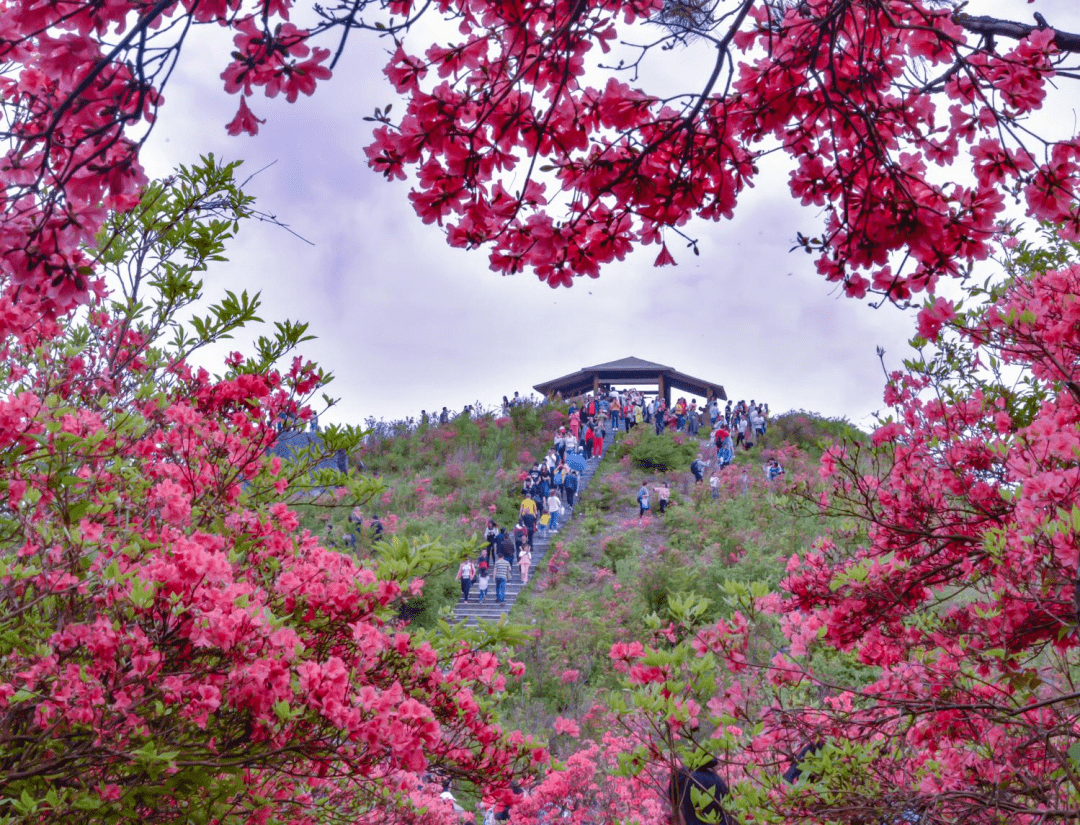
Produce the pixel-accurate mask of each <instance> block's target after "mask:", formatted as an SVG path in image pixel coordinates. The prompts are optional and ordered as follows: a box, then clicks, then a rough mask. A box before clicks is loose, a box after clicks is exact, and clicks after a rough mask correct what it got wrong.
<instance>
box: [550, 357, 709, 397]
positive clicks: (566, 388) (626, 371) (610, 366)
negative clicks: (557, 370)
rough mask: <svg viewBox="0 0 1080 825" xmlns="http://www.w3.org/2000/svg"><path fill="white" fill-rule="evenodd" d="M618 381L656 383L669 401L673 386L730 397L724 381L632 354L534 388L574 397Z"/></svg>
mask: <svg viewBox="0 0 1080 825" xmlns="http://www.w3.org/2000/svg"><path fill="white" fill-rule="evenodd" d="M615 385H617V386H620V387H633V388H635V389H642V388H644V387H651V386H655V387H656V394H657V395H661V396H663V397H664V400H665V401H667V403H668V404H669V405H670V404H671V390H672V389H676V390H682V391H683V392H685V393H688V394H689V395H696V396H698V397H699V398H705V399H710V398H716V399H718V400H720V401H726V400H727V393H726V392H724V387H723V386H722V385H721V384H714V383H712V382H711V381H704V380H702V379H700V378H694V377H693V376H691V375H686V374H685V373H682V372H679V371H678V370H676V369H675V368H674V367H665V366H664V365H663V364H655V363H653V362H652V361H643V360H642V359H640V358H634V357H633V356H630V357H629V358H621V359H619V360H618V361H609V362H608V363H606V364H597V365H596V366H594V367H582V368H581V369H580V370H578V371H577V372H574V373H571V374H570V375H564V376H563V377H562V378H555V379H553V380H551V381H544V382H543V383H540V384H536V385H535V386H534V387H533V389H534V390H536V391H537V392H538V393H540V394H541V395H542V396H544V397H545V398H547V397H549V396H552V395H558V396H560V397H561V398H572V397H574V396H576V395H583V394H585V393H587V392H592V393H597V392H600V391H601V390H606V389H609V388H610V387H612V386H615Z"/></svg>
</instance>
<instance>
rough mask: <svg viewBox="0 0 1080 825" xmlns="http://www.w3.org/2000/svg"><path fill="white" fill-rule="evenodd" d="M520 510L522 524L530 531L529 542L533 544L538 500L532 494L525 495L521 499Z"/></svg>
mask: <svg viewBox="0 0 1080 825" xmlns="http://www.w3.org/2000/svg"><path fill="white" fill-rule="evenodd" d="M519 512H520V514H521V522H522V524H524V525H525V529H526V530H528V531H529V544H532V541H533V534H534V533H535V532H536V502H535V501H534V500H533V499H532V498H531V497H530V496H525V497H524V498H523V499H522V500H521V509H520V511H519Z"/></svg>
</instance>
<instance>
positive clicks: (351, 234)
mask: <svg viewBox="0 0 1080 825" xmlns="http://www.w3.org/2000/svg"><path fill="white" fill-rule="evenodd" d="M1034 10H1038V11H1041V12H1042V13H1043V14H1045V15H1046V17H1047V18H1048V19H1049V20H1050V22H1051V24H1053V25H1057V26H1059V27H1061V28H1064V29H1070V30H1073V31H1075V30H1078V29H1080V9H1077V8H1076V4H1075V3H1074V2H1073V0H1053V2H1046V0H1039V2H1038V3H1036V4H1035V5H1028V4H1027V3H1026V2H1023V0H975V1H974V2H972V3H970V4H969V6H968V11H970V12H971V13H973V14H985V13H991V12H992V13H995V14H997V15H998V16H1002V17H1006V18H1009V19H1014V20H1030V19H1031V13H1032V11H1034ZM210 36H211V37H216V38H218V39H217V41H216V42H214V41H210V40H207V41H205V42H203V43H200V44H196V46H197V47H196V48H194V49H191V50H189V53H188V54H187V55H186V57H185V59H184V61H183V62H182V64H181V66H180V67H179V69H178V71H177V73H176V74H175V75H174V77H173V79H172V81H171V82H170V85H169V87H168V88H167V89H166V92H165V97H166V105H165V106H164V108H163V110H162V117H161V120H160V122H159V124H158V126H157V128H156V129H155V132H154V133H153V135H152V136H151V139H150V143H149V145H148V147H147V151H146V152H145V154H144V160H145V161H146V163H147V166H148V171H149V173H150V174H152V175H155V176H159V175H164V174H167V173H168V171H169V170H171V169H172V168H173V167H174V166H176V165H177V164H180V163H192V162H194V161H195V160H196V159H197V157H198V156H199V154H202V153H207V152H214V153H215V154H217V155H218V156H219V157H222V158H224V159H243V160H244V166H243V169H242V174H241V177H243V175H244V174H251V173H254V172H255V171H256V170H259V169H262V168H263V167H267V166H269V168H267V169H265V170H264V171H262V172H261V173H260V174H258V175H257V176H256V177H255V178H254V179H253V180H252V181H251V183H250V185H249V186H248V191H249V192H250V193H251V194H253V195H255V196H257V198H258V206H259V208H260V209H262V210H264V211H267V212H272V213H274V214H276V215H277V216H278V217H279V218H280V219H281V220H282V221H284V222H285V223H287V224H289V225H290V226H291V227H292V228H293V229H294V230H295V232H296V233H297V234H298V235H300V236H302V237H303V238H304V239H306V241H309V242H310V243H307V242H305V241H303V240H300V239H299V238H297V237H295V236H294V235H291V234H289V233H288V232H286V231H283V230H282V229H280V228H276V227H273V226H270V225H259V224H255V223H249V224H248V225H246V226H244V227H243V228H242V231H241V236H240V238H239V239H238V240H237V241H236V242H235V243H234V244H233V246H232V247H231V249H230V252H229V256H230V262H229V263H228V264H227V265H222V266H220V267H218V268H217V269H215V270H213V271H212V272H211V273H210V275H209V277H208V278H207V290H206V291H207V293H208V294H209V295H213V294H216V291H218V290H221V289H225V288H229V289H233V290H240V289H248V290H251V291H261V292H262V297H263V313H262V314H263V317H264V318H265V319H266V320H268V321H273V320H281V319H284V318H290V319H294V320H302V321H307V322H309V323H310V325H311V331H312V332H313V333H314V334H315V335H317V336H318V340H316V341H313V342H309V343H307V344H305V345H303V348H302V352H303V354H304V355H306V356H308V357H310V358H312V359H314V360H315V361H317V362H319V363H320V364H321V365H322V366H323V367H324V368H326V369H328V370H329V371H331V372H333V373H334V375H335V381H334V382H333V384H332V385H331V386H330V388H329V393H330V394H331V395H333V396H336V397H338V398H340V404H339V405H338V407H336V408H335V410H334V411H333V412H332V413H331V414H330V415H329V416H328V418H329V420H333V421H338V422H341V423H355V424H359V423H362V421H363V420H364V419H365V418H367V417H368V416H375V417H376V418H385V419H394V418H401V417H404V416H409V415H413V416H415V415H418V414H419V411H420V410H421V409H422V408H424V409H427V410H429V411H430V410H433V409H439V408H441V407H442V406H443V405H446V406H448V407H450V408H451V409H458V410H460V409H461V408H462V407H463V406H464V405H465V404H469V403H473V402H475V401H477V400H480V401H481V402H483V403H485V404H491V403H494V402H497V401H498V400H499V399H500V398H501V397H502V396H503V395H512V394H513V392H514V391H515V390H518V391H520V392H521V393H522V394H523V395H525V394H527V393H528V392H529V391H531V387H532V385H533V384H536V383H539V382H541V381H545V380H548V379H551V378H555V377H558V376H561V375H564V374H566V373H569V372H573V371H575V370H577V369H579V368H581V367H584V366H588V365H592V364H597V363H601V362H604V361H610V360H615V359H619V358H623V357H626V356H630V355H633V356H637V357H638V358H643V359H646V360H650V361H657V362H660V363H663V364H667V365H669V366H672V367H675V368H676V369H678V370H680V371H682V372H685V373H689V374H690V375H694V376H697V377H700V378H704V379H707V380H710V381H714V382H717V383H721V384H723V385H724V387H725V388H726V389H727V393H728V396H729V397H730V398H732V399H736V400H737V399H739V398H746V399H750V398H755V399H757V400H759V401H768V402H769V404H770V407H771V409H772V410H773V411H774V412H782V411H785V410H788V409H800V408H801V409H807V410H812V411H816V412H820V413H823V414H825V415H828V416H844V417H847V418H849V419H850V420H851V421H853V422H854V423H856V424H859V425H862V426H864V427H865V426H868V425H869V423H870V420H871V419H870V415H871V413H872V412H873V411H875V410H877V409H879V407H880V406H881V388H882V379H883V375H882V368H881V364H880V362H879V361H878V357H877V354H876V351H875V350H876V348H877V347H878V346H881V347H883V348H884V349H885V351H886V356H885V360H886V363H887V365H888V366H889V367H890V368H895V367H898V366H899V365H900V361H901V359H902V358H903V357H904V356H905V354H906V353H907V348H906V344H905V342H906V340H907V339H908V337H910V335H911V332H912V330H913V320H912V316H910V315H905V313H902V312H900V311H898V310H896V309H894V308H891V307H886V308H883V309H877V310H875V309H872V308H870V307H869V306H867V305H866V304H864V303H860V302H857V301H854V300H851V299H846V298H843V297H842V296H840V295H839V294H838V293H837V292H836V291H835V290H834V289H833V287H832V285H830V284H827V283H825V281H824V280H823V279H822V278H820V277H819V276H818V275H816V274H815V272H814V268H813V259H812V258H811V257H810V256H808V255H806V254H805V253H802V252H800V251H796V252H789V249H791V247H792V246H794V239H795V235H796V232H799V231H802V232H804V233H808V234H814V233H815V232H816V231H817V230H818V229H819V227H820V217H819V215H818V214H817V213H816V212H815V211H812V210H806V209H802V208H800V207H799V206H798V205H797V204H796V203H795V202H794V201H793V200H792V199H791V197H790V195H789V194H788V191H787V188H786V185H785V181H786V168H787V167H786V165H784V163H783V162H781V164H780V165H777V166H775V167H774V168H772V169H770V170H769V171H767V172H766V173H765V174H764V175H763V176H762V177H761V178H760V179H759V180H758V183H757V186H756V188H754V189H751V190H747V191H746V192H744V193H743V194H742V195H741V198H740V203H739V206H738V207H737V211H736V218H735V219H734V220H733V221H730V222H724V223H719V224H712V223H702V222H695V223H692V224H691V225H690V226H689V227H688V234H690V235H691V236H693V237H696V238H698V239H699V241H700V250H701V255H700V256H699V257H694V255H693V254H692V253H691V252H690V251H689V250H686V249H679V248H676V247H675V246H673V245H670V244H669V246H671V249H672V252H673V254H674V255H675V257H676V259H677V260H678V262H679V265H678V266H676V267H663V268H660V269H656V268H654V267H653V266H652V262H653V260H654V259H655V257H656V254H657V248H656V247H648V248H644V249H641V250H639V251H638V252H636V253H634V254H632V255H631V256H630V257H629V258H628V260H627V261H625V262H623V263H622V264H619V265H615V266H609V267H608V268H607V269H606V270H604V271H603V273H602V275H601V277H600V278H599V279H598V280H592V279H580V280H578V281H577V282H576V283H575V285H574V286H573V287H572V288H571V289H565V288H562V289H558V290H552V289H551V288H550V287H548V286H547V285H546V284H543V283H541V282H539V281H538V280H536V278H535V277H534V276H532V275H518V276H514V277H503V276H500V275H497V274H494V273H492V272H491V271H490V270H489V269H488V262H487V252H486V251H485V250H476V251H471V252H467V251H463V250H454V249H451V248H450V247H448V246H447V245H446V243H445V240H444V237H443V234H442V232H441V231H440V229H439V228H438V227H437V226H425V225H424V224H422V223H421V221H420V219H419V218H417V217H416V215H415V213H414V212H413V211H412V209H411V208H410V206H409V203H408V200H407V194H408V189H409V187H408V184H407V183H405V182H401V181H397V182H394V183H388V182H386V181H385V180H384V179H383V178H382V177H380V176H378V175H376V174H375V173H373V172H372V171H371V170H369V169H368V167H367V165H366V162H365V159H364V155H363V149H364V146H365V145H366V144H367V143H368V142H370V135H371V124H370V123H367V122H364V121H363V120H362V118H363V117H364V116H365V115H370V114H371V112H372V110H373V109H374V108H375V107H376V106H385V105H386V104H387V103H389V102H392V101H395V100H396V98H395V96H394V93H393V90H392V89H391V87H390V86H389V84H388V83H387V82H386V80H385V78H384V77H383V75H382V73H381V67H382V65H383V64H384V63H385V58H386V54H385V48H386V44H385V43H384V42H383V41H379V40H376V39H374V38H367V39H365V38H363V37H361V36H357V35H354V36H353V39H352V40H351V41H350V46H351V49H350V50H349V51H348V52H346V57H345V58H343V60H342V61H341V63H339V64H338V68H337V70H336V72H335V77H334V78H333V79H332V80H331V81H329V82H324V83H323V84H322V85H321V86H320V88H319V90H318V91H317V92H316V94H315V96H314V97H312V98H303V99H301V100H299V101H298V102H297V103H295V104H292V105H288V104H286V103H284V102H283V101H280V100H279V101H268V100H263V99H260V98H256V99H255V100H253V101H252V102H251V106H252V108H253V109H254V110H255V111H256V112H257V114H259V115H260V116H261V117H265V118H267V123H266V124H264V125H263V126H262V128H261V132H260V135H259V136H258V137H255V138H251V137H239V138H231V137H229V136H228V135H226V134H225V129H224V124H225V123H226V122H228V121H229V120H230V119H231V118H232V115H233V113H234V112H235V110H236V105H237V103H238V98H236V97H233V96H229V95H226V94H225V93H224V92H223V91H222V88H221V86H222V82H221V80H220V78H219V77H218V75H219V73H220V71H221V68H222V67H223V65H224V62H225V60H226V58H225V57H224V54H227V51H225V52H224V53H223V52H222V51H221V50H222V48H225V49H226V50H227V49H228V48H229V45H230V44H229V43H228V41H227V40H224V41H223V40H222V39H221V36H220V33H219V32H214V31H211V32H210ZM415 50H416V51H420V50H421V49H420V48H418V47H417V48H415ZM657 57H658V58H659V59H662V60H663V61H666V63H665V64H664V65H663V66H661V67H660V68H659V69H658V71H659V72H660V74H661V82H663V78H664V76H665V75H666V76H667V77H668V78H669V79H670V76H671V75H672V74H673V73H674V74H677V75H680V76H681V75H684V74H686V73H689V72H692V71H693V65H694V56H693V54H692V53H684V54H680V53H679V52H669V53H665V54H664V55H658V56H657ZM208 67H209V68H208ZM1076 99H1077V96H1076V95H1072V100H1066V101H1065V102H1064V103H1061V102H1059V103H1058V104H1057V105H1056V106H1055V109H1054V114H1055V117H1057V118H1058V119H1059V122H1061V123H1063V124H1064V125H1065V126H1066V127H1067V128H1070V129H1075V128H1076V126H1075V120H1076V111H1075V107H1074V106H1073V101H1075V100H1076ZM399 107H400V104H399ZM780 160H781V161H782V159H780ZM270 164H273V165H270ZM236 348H239V349H243V346H242V345H238V346H237V347H236Z"/></svg>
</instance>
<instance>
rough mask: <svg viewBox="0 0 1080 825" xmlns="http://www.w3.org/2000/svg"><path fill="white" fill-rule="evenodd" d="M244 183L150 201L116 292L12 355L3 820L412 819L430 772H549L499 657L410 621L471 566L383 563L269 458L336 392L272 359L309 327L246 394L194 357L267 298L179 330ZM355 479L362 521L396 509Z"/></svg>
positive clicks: (111, 246) (213, 170)
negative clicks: (311, 528)
mask: <svg viewBox="0 0 1080 825" xmlns="http://www.w3.org/2000/svg"><path fill="white" fill-rule="evenodd" d="M231 173H232V167H221V166H218V165H216V164H215V163H213V161H206V162H204V164H203V165H201V166H200V167H196V168H195V169H190V170H189V169H183V170H181V171H180V173H178V175H177V177H176V179H175V180H174V181H173V182H172V183H171V185H169V186H153V187H150V188H149V189H148V191H147V193H146V195H145V198H144V201H143V203H142V205H141V206H140V208H139V209H138V210H136V211H134V212H132V213H129V214H127V215H125V216H118V217H116V218H115V219H114V221H113V222H112V223H111V224H110V229H109V233H108V234H107V235H104V236H103V237H102V239H101V243H100V246H99V247H98V249H97V250H96V251H88V253H87V254H94V255H97V256H98V258H99V260H100V263H101V265H102V266H103V267H105V268H106V270H109V271H111V272H113V274H114V277H116V278H117V279H118V281H119V283H118V286H117V287H116V289H117V294H116V297H115V298H114V299H113V300H108V299H100V300H95V301H94V302H92V303H91V305H90V306H89V307H88V308H87V310H86V312H85V313H82V314H81V315H79V316H74V315H72V316H67V317H63V318H57V319H54V320H52V321H48V322H44V323H42V324H39V325H37V326H35V327H33V328H32V329H30V330H27V331H26V333H25V334H24V336H23V337H22V339H21V340H19V341H15V340H9V341H7V343H6V344H5V358H4V361H3V373H2V376H0V380H2V381H3V385H4V392H3V397H2V399H0V418H2V419H3V421H4V422H6V423H5V426H4V427H3V428H2V431H0V439H2V441H3V444H2V449H0V492H2V495H3V502H4V507H3V509H2V510H0V531H2V534H3V536H4V546H5V552H4V553H3V555H2V558H0V592H2V593H3V598H4V604H5V610H4V612H3V615H2V616H0V777H2V778H0V785H2V789H3V792H2V794H0V797H2V800H0V817H2V818H5V819H8V818H11V819H19V820H22V821H36V820H42V821H64V822H102V821H108V820H110V819H115V818H119V819H124V820H134V819H140V820H143V821H148V822H151V821H153V822H157V821H160V822H166V821H170V822H171V821H176V820H177V819H178V818H188V817H189V816H190V815H191V812H192V811H201V812H202V813H201V814H200V816H205V818H207V819H208V820H209V819H213V820H215V821H218V822H244V821H265V822H269V821H273V822H296V823H301V822H314V821H317V820H321V819H323V818H325V817H327V816H332V817H341V816H346V817H349V818H352V819H354V820H360V819H363V818H365V817H367V816H369V815H371V814H372V812H373V811H376V810H378V811H380V814H379V817H378V818H379V819H380V821H382V822H386V821H388V820H394V819H401V820H402V821H405V820H407V819H409V818H410V817H411V816H412V815H413V814H412V813H411V812H410V811H411V803H410V801H409V800H410V796H409V795H410V793H411V792H412V790H413V789H414V788H415V787H416V782H417V777H418V776H419V775H420V774H421V773H423V772H425V771H429V770H452V771H454V772H456V773H459V774H460V775H461V776H462V777H463V778H471V779H473V780H476V781H477V782H482V783H483V785H484V786H486V787H489V788H490V789H491V790H492V791H493V792H495V793H498V792H499V791H500V789H503V788H505V787H506V786H507V785H508V784H509V782H510V778H511V774H512V772H513V771H514V770H515V769H517V768H521V767H524V766H525V765H527V764H528V763H529V762H530V760H531V758H532V756H533V749H532V748H531V747H530V746H529V745H527V744H526V743H524V742H523V741H521V742H520V743H519V744H516V745H511V744H509V743H508V740H507V739H506V738H504V736H503V735H502V732H501V730H500V729H499V727H498V726H497V725H496V723H495V719H494V716H493V714H492V710H491V707H490V698H489V696H490V695H494V694H496V693H498V692H499V691H500V690H501V687H502V684H503V677H502V676H501V675H500V671H499V667H498V663H497V661H496V660H495V659H494V657H493V656H491V655H490V654H488V653H479V654H473V653H471V652H470V651H469V650H468V649H465V648H458V647H456V646H455V647H452V649H451V650H441V649H439V648H437V647H435V646H433V645H432V644H431V643H430V642H428V641H425V640H423V639H420V638H416V637H414V636H413V635H410V634H409V633H407V632H403V631H402V630H401V629H399V628H398V627H396V626H395V624H394V622H393V617H394V615H395V613H396V608H397V605H398V602H399V600H400V599H401V597H402V596H403V591H408V592H411V593H416V592H418V591H419V588H420V587H421V582H420V577H421V576H423V575H424V572H425V570H426V569H428V568H429V567H430V566H432V565H435V564H439V563H443V564H445V563H447V561H446V559H444V558H441V557H440V556H439V554H438V553H434V552H433V553H429V554H428V555H426V556H425V555H424V554H412V555H411V556H408V557H406V558H407V559H408V562H407V563H401V559H400V558H399V559H396V560H395V564H393V565H392V566H391V565H389V564H387V565H382V566H379V567H376V566H363V565H360V564H359V563H357V562H356V561H354V560H353V559H351V558H349V557H347V556H344V555H341V554H339V553H337V552H334V551H331V550H327V549H326V548H324V547H323V546H321V545H320V543H319V541H318V539H317V538H316V537H315V536H313V535H312V534H310V533H308V532H306V531H302V530H300V529H298V520H297V517H296V515H295V514H294V513H293V512H292V511H291V510H290V509H289V508H288V507H287V506H285V505H284V504H283V503H281V501H280V499H281V497H282V495H283V494H284V493H286V491H287V490H288V489H289V487H290V485H291V484H293V483H298V482H300V481H302V480H303V479H304V478H306V476H307V472H308V467H309V464H308V462H307V461H302V462H282V461H281V460H280V459H278V458H272V457H270V456H268V454H267V450H268V448H269V447H270V446H271V445H272V444H273V443H274V441H275V438H276V437H277V434H278V430H279V428H280V427H281V426H283V425H284V426H292V425H293V424H291V423H290V422H297V421H304V420H306V418H307V417H308V416H309V415H310V412H309V410H308V407H307V401H308V399H309V398H310V397H311V395H312V393H314V392H315V391H316V390H317V389H318V388H319V387H320V385H321V383H322V382H321V376H320V373H319V372H318V370H317V369H316V368H315V367H314V366H313V365H312V364H310V363H305V362H304V361H302V360H301V359H298V358H296V359H294V360H293V361H292V364H291V367H290V368H289V369H287V370H285V371H283V372H278V371H275V370H273V369H271V368H270V364H271V363H272V362H273V361H274V360H275V359H276V358H277V356H278V355H280V354H281V353H283V352H285V351H287V350H288V349H289V348H291V347H292V346H294V345H295V344H296V343H297V342H298V341H299V340H300V339H301V338H302V336H303V329H302V327H299V326H295V325H279V331H278V335H277V336H276V337H275V338H274V339H272V340H268V339H263V340H262V341H260V343H259V346H258V353H257V356H256V357H254V358H251V359H244V358H242V357H240V356H233V357H230V359H229V361H228V363H227V365H226V370H225V373H224V375H223V376H222V377H220V378H214V377H211V375H210V374H209V373H208V372H206V371H205V370H202V369H196V368H194V367H191V366H189V365H188V363H187V356H188V355H189V354H190V353H191V352H192V351H194V350H195V349H197V348H198V347H199V346H202V345H204V344H205V343H207V342H209V341H213V340H217V339H219V338H221V337H224V336H225V335H228V334H229V333H230V332H232V331H233V330H235V329H237V328H238V327H239V326H241V325H243V324H244V323H246V322H248V321H250V320H253V318H254V313H255V311H256V309H257V306H258V303H257V300H256V299H250V298H248V296H246V295H242V296H233V295H231V294H230V295H228V296H227V298H226V299H225V301H223V302H222V303H221V304H219V305H217V306H216V307H213V308H212V310H211V312H210V314H209V315H207V316H206V317H205V318H200V317H198V316H196V317H195V319H194V320H192V321H190V322H188V323H184V322H182V321H181V320H180V318H181V317H183V316H184V315H185V314H186V313H190V310H191V308H192V305H193V302H194V301H195V300H196V299H197V298H198V296H199V295H200V294H201V288H202V283H201V280H200V279H199V278H198V273H199V272H200V271H201V270H202V269H204V268H205V267H206V266H207V264H208V262H209V261H211V260H214V259H215V258H219V257H220V254H221V250H222V248H223V243H224V240H225V239H226V238H227V237H228V236H229V234H230V232H231V229H230V227H231V226H232V224H233V222H234V221H236V220H238V219H239V218H241V217H243V216H244V215H245V214H246V213H247V211H248V210H249V208H250V207H249V201H248V199H247V198H245V197H244V196H243V194H242V193H241V192H239V191H238V190H237V189H236V188H235V186H234V184H233V183H232V177H231ZM136 250H137V251H138V252H137V254H138V255H139V256H140V257H139V264H140V265H139V266H132V267H129V266H128V263H129V262H130V261H131V256H133V255H135V254H136ZM324 437H325V441H326V443H327V449H329V450H331V451H332V450H335V449H338V448H340V447H343V446H347V445H348V444H349V443H353V442H355V438H356V434H355V433H350V432H339V431H333V430H332V431H330V432H327V433H324ZM320 458H322V456H317V457H313V458H312V459H311V461H313V462H314V461H318V460H319V459H320ZM337 481H338V483H339V484H341V485H345V486H346V487H348V494H347V495H348V498H349V499H350V503H351V502H352V501H356V500H363V499H365V498H367V497H370V496H371V495H372V494H374V493H375V491H376V488H375V487H374V486H372V485H371V484H370V483H368V482H357V481H355V480H351V479H349V478H347V477H340V478H338V479H337ZM390 526H391V527H392V526H393V525H392V524H391V525H390ZM444 555H445V554H444ZM391 570H393V573H392V574H391Z"/></svg>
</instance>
